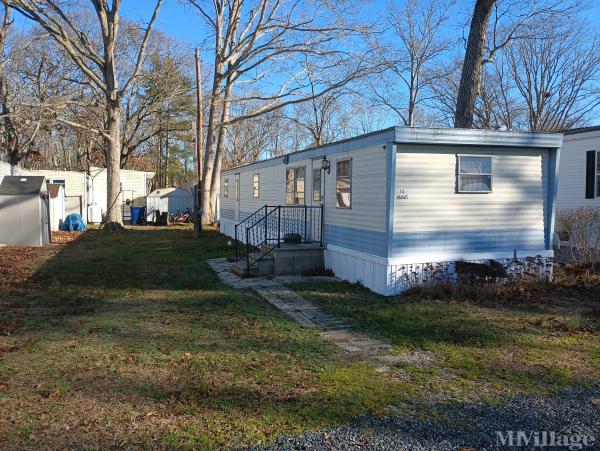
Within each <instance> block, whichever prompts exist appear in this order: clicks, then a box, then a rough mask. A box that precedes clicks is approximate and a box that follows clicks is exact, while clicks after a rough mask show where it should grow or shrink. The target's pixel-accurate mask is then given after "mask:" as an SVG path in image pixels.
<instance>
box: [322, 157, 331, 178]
mask: <svg viewBox="0 0 600 451" xmlns="http://www.w3.org/2000/svg"><path fill="white" fill-rule="evenodd" d="M321 168H322V169H323V170H324V171H327V173H328V174H329V173H330V172H331V161H329V160H328V159H327V155H323V161H321Z"/></svg>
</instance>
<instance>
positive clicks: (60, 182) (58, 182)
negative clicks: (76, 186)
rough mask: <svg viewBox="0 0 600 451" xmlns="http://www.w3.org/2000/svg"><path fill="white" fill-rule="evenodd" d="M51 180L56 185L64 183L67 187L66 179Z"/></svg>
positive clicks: (64, 186)
mask: <svg viewBox="0 0 600 451" xmlns="http://www.w3.org/2000/svg"><path fill="white" fill-rule="evenodd" d="M49 182H50V183H52V184H55V185H62V186H63V188H66V185H65V179H50V180H49Z"/></svg>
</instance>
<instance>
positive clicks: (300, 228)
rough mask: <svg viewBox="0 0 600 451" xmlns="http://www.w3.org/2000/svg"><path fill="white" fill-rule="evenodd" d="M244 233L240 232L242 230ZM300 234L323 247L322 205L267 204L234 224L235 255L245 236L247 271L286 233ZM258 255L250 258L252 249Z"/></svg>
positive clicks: (301, 240)
mask: <svg viewBox="0 0 600 451" xmlns="http://www.w3.org/2000/svg"><path fill="white" fill-rule="evenodd" d="M242 232H243V233H244V235H241V233H242ZM291 234H297V235H298V236H299V238H300V243H319V245H320V246H321V247H323V206H322V205H319V206H308V205H265V206H264V207H262V208H260V209H259V210H257V211H256V212H254V213H253V214H252V215H250V216H248V217H247V218H246V219H244V221H242V222H240V223H239V224H237V225H236V226H235V241H236V242H235V246H236V248H235V255H236V259H237V260H239V258H240V252H239V247H238V243H240V241H241V240H240V238H242V239H244V244H245V249H244V250H245V254H246V255H245V256H246V273H247V275H250V269H251V267H252V266H254V265H256V264H257V263H258V262H259V261H260V260H261V259H263V258H264V257H265V256H267V255H269V254H270V253H271V251H272V250H273V249H274V248H276V247H281V243H282V242H283V241H284V237H285V236H286V235H288V236H289V235H291ZM252 252H255V253H256V254H257V255H256V256H255V257H254V258H251V253H252Z"/></svg>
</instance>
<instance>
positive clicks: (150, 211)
mask: <svg viewBox="0 0 600 451" xmlns="http://www.w3.org/2000/svg"><path fill="white" fill-rule="evenodd" d="M193 207H194V196H193V195H192V193H191V192H189V191H188V190H186V189H181V188H160V189H157V190H155V191H152V192H151V193H150V194H148V197H147V198H146V214H147V220H148V221H153V220H154V212H155V211H160V212H165V211H167V212H169V213H177V210H181V211H184V210H185V209H186V208H189V209H192V208H193Z"/></svg>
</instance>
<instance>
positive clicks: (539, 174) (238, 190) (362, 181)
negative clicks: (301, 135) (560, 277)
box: [219, 127, 562, 295]
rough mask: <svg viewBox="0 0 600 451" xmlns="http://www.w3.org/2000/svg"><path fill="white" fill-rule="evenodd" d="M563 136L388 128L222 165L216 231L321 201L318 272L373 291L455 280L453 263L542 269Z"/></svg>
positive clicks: (547, 262) (548, 262) (546, 266)
mask: <svg viewBox="0 0 600 451" xmlns="http://www.w3.org/2000/svg"><path fill="white" fill-rule="evenodd" d="M561 143H562V135H556V134H529V133H515V132H498V131H483V130H462V129H426V128H421V129H420V128H405V127H394V128H389V129H386V130H381V131H378V132H374V133H369V134H366V135H363V136H359V137H356V138H352V139H348V140H344V141H340V142H336V143H332V144H329V145H325V146H322V147H319V148H313V149H307V150H304V151H300V152H295V153H292V154H289V155H286V156H284V157H277V158H273V159H269V160H265V161H260V162H257V163H254V164H250V165H246V166H241V167H238V168H233V169H228V170H225V171H223V172H222V173H221V187H220V198H219V204H220V218H219V223H220V227H221V232H222V233H224V234H226V235H229V236H231V237H233V236H234V235H235V225H236V224H238V223H240V222H241V221H242V220H244V219H245V218H247V217H249V216H250V215H251V214H252V213H253V212H255V211H256V210H258V209H260V208H261V207H263V208H264V206H265V205H267V204H268V205H303V204H304V205H309V206H315V205H321V204H323V211H324V219H323V222H324V223H323V229H324V245H325V251H324V252H325V265H326V267H327V268H330V269H331V270H332V271H333V272H334V273H335V274H336V275H337V276H338V277H341V278H343V279H345V280H348V281H350V282H360V283H362V284H363V285H365V286H367V287H368V288H370V289H371V290H373V291H375V292H377V293H381V294H385V295H392V294H396V293H399V292H401V291H403V290H405V289H408V288H410V287H412V286H415V285H419V284H423V283H428V282H432V281H434V280H448V281H455V280H456V278H457V274H456V271H457V265H456V262H457V261H461V260H464V261H469V262H480V263H484V264H490V262H491V260H496V261H498V262H499V263H501V264H502V265H503V266H504V267H505V269H506V270H507V271H508V272H524V271H536V272H537V273H538V274H539V275H540V276H542V277H547V276H551V273H552V256H553V251H552V236H553V233H554V232H553V230H554V214H555V206H556V177H557V171H558V165H557V159H558V155H559V149H560V146H561ZM323 160H325V162H324V161H323ZM327 167H329V168H330V169H329V171H327V170H326V168H327ZM251 223H252V219H250V220H248V221H246V222H245V223H244V224H243V226H240V227H243V228H244V229H245V228H246V227H248V225H249V224H251ZM240 238H241V239H242V240H243V239H244V233H243V231H242V233H240Z"/></svg>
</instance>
